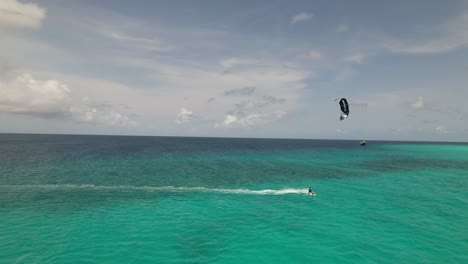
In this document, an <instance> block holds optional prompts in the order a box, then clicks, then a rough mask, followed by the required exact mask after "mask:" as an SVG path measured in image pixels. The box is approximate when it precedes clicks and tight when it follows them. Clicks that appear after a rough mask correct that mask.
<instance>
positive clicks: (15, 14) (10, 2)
mask: <svg viewBox="0 0 468 264" xmlns="http://www.w3.org/2000/svg"><path fill="white" fill-rule="evenodd" d="M45 16H46V10H45V9H44V8H41V7H39V6H38V5H37V4H33V3H22V2H18V1H16V0H2V1H0V27H2V26H4V27H20V28H21V27H22V28H38V27H39V26H40V25H41V22H42V20H43V19H44V18H45Z"/></svg>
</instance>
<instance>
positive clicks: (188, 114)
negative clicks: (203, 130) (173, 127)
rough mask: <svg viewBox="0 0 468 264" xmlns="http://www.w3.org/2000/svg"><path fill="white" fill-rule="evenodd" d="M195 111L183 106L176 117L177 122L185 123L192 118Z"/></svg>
mask: <svg viewBox="0 0 468 264" xmlns="http://www.w3.org/2000/svg"><path fill="white" fill-rule="evenodd" d="M192 118H193V112H192V111H190V110H187V109H185V108H181V109H180V111H179V113H178V114H177V117H176V121H175V122H176V124H179V125H180V124H185V123H188V122H190V121H191V120H192Z"/></svg>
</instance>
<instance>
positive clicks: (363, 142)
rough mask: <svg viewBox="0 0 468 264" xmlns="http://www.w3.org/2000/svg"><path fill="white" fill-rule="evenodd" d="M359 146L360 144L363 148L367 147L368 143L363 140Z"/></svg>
mask: <svg viewBox="0 0 468 264" xmlns="http://www.w3.org/2000/svg"><path fill="white" fill-rule="evenodd" d="M359 144H360V145H361V146H365V145H366V144H367V142H366V141H365V140H363V141H361V142H359Z"/></svg>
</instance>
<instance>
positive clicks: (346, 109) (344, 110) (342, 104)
mask: <svg viewBox="0 0 468 264" xmlns="http://www.w3.org/2000/svg"><path fill="white" fill-rule="evenodd" d="M338 100H340V102H339V104H340V109H341V112H342V113H341V115H340V121H343V120H345V119H346V118H347V117H348V115H349V105H348V100H346V98H341V99H340V98H339V99H336V100H335V101H338Z"/></svg>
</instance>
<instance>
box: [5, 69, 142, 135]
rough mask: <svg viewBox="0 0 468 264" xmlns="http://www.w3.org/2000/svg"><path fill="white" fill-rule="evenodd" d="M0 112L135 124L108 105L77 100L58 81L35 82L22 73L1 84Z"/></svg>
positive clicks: (79, 121)
mask: <svg viewBox="0 0 468 264" xmlns="http://www.w3.org/2000/svg"><path fill="white" fill-rule="evenodd" d="M0 112H4V113H12V114H21V115H27V116H33V117H40V118H47V119H60V120H68V121H73V122H78V123H92V124H100V125H110V126H114V125H121V126H126V125H136V123H135V122H133V121H132V120H130V118H129V117H127V116H126V115H122V114H120V113H118V112H116V111H114V110H113V109H112V108H111V107H110V106H109V105H102V104H100V105H99V104H95V103H93V102H91V101H90V100H89V99H88V98H83V99H81V100H76V99H74V98H73V97H72V95H71V90H70V88H69V87H68V86H67V85H65V84H63V83H60V82H59V81H57V80H46V81H41V80H36V79H34V77H33V76H32V75H31V74H28V73H24V74H21V75H19V76H17V77H16V78H14V79H13V80H4V81H0Z"/></svg>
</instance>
